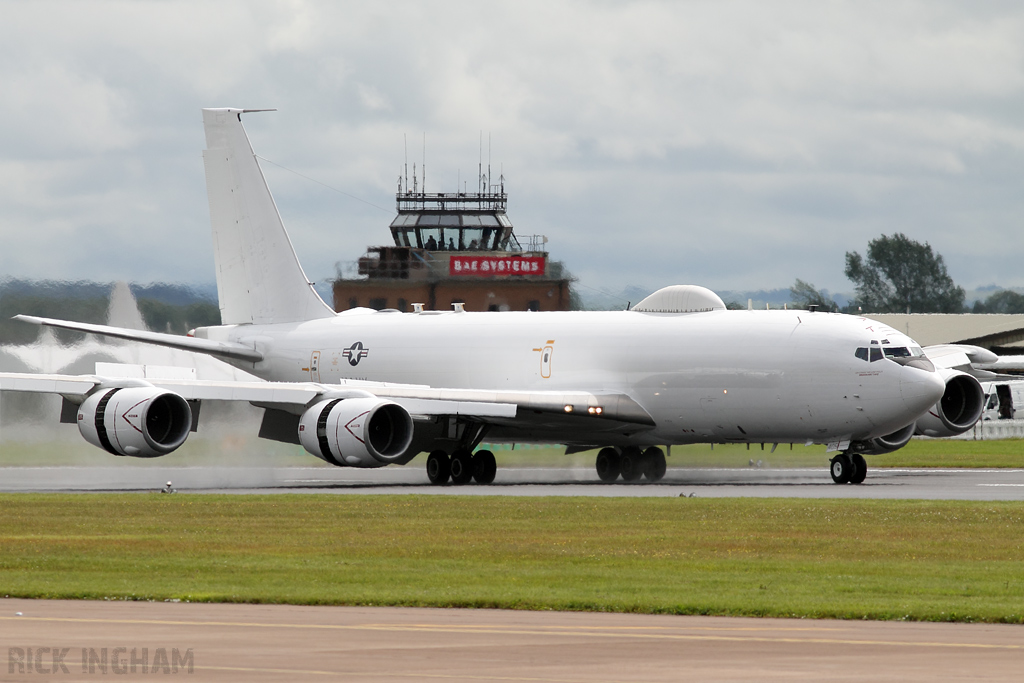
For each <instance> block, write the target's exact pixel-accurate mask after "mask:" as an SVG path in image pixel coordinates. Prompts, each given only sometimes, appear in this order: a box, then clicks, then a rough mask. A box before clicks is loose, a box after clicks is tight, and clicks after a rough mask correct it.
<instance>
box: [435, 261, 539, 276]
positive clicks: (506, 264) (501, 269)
mask: <svg viewBox="0 0 1024 683" xmlns="http://www.w3.org/2000/svg"><path fill="white" fill-rule="evenodd" d="M448 272H449V273H450V274H451V275H476V276H477V277H480V276H485V277H486V276H491V275H543V274H544V257H543V256H512V257H509V258H493V257H489V256H452V258H451V261H449V266H448Z"/></svg>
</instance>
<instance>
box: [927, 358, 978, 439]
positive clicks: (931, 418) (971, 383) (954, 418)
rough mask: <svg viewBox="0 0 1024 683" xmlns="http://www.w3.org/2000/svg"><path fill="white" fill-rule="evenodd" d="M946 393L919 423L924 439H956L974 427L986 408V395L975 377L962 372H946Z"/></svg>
mask: <svg viewBox="0 0 1024 683" xmlns="http://www.w3.org/2000/svg"><path fill="white" fill-rule="evenodd" d="M943 374H944V375H945V380H946V393H944V394H943V395H942V398H940V399H939V402H938V403H936V404H935V405H934V406H932V408H931V410H929V411H928V413H927V414H926V415H924V416H923V417H921V418H920V419H918V421H917V433H918V434H923V435H925V436H956V435H957V434H963V433H964V432H966V431H967V430H968V429H970V428H971V427H973V426H974V423H975V422H977V421H978V418H980V417H981V412H982V410H983V409H984V407H985V392H984V391H983V390H982V388H981V383H980V382H978V380H977V379H976V378H974V377H973V376H972V375H968V374H967V373H966V372H960V371H959V370H949V371H945V372H944V373H943Z"/></svg>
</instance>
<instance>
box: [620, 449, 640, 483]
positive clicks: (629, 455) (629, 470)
mask: <svg viewBox="0 0 1024 683" xmlns="http://www.w3.org/2000/svg"><path fill="white" fill-rule="evenodd" d="M643 460H644V457H643V453H641V452H640V449H639V448H637V447H636V446H629V447H628V448H623V449H622V455H620V456H619V471H620V472H621V473H622V481H636V480H637V479H639V478H640V477H642V476H643V474H644V462H643Z"/></svg>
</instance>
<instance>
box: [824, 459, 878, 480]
mask: <svg viewBox="0 0 1024 683" xmlns="http://www.w3.org/2000/svg"><path fill="white" fill-rule="evenodd" d="M829 470H830V472H831V474H832V481H834V482H835V483H837V484H863V483H864V478H865V477H866V476H867V474H868V463H867V461H865V460H864V456H863V455H861V454H860V453H854V454H853V455H850V454H849V453H845V452H844V453H840V454H839V455H837V456H836V457H834V458H832V460H830V461H829Z"/></svg>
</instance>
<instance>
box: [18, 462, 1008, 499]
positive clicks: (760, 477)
mask: <svg viewBox="0 0 1024 683" xmlns="http://www.w3.org/2000/svg"><path fill="white" fill-rule="evenodd" d="M168 481H171V482H173V484H174V487H175V488H176V489H177V490H178V491H181V492H185V491H189V492H207V493H214V492H215V493H239V494H244V493H337V494H430V495H436V494H449V495H499V496H633V497H639V496H672V497H677V496H691V495H693V496H700V497H709V498H720V497H767V498H780V497H786V498H878V499H925V500H1024V470H1022V469H883V468H875V469H872V470H870V471H869V473H868V478H867V480H866V481H865V482H864V483H863V484H861V485H858V486H853V485H844V486H837V485H835V484H833V483H832V480H831V478H830V476H829V474H828V471H827V469H826V468H825V467H821V468H799V469H768V468H766V469H758V468H732V469H727V468H670V469H669V470H668V472H667V474H666V475H665V478H664V479H663V480H662V481H660V482H657V483H654V484H652V483H636V484H625V483H622V482H619V483H616V484H605V483H603V482H601V481H599V480H598V478H597V475H596V473H595V472H594V470H593V469H592V468H529V467H516V468H503V469H499V470H498V476H497V478H496V479H495V482H494V484H491V485H489V486H479V485H472V484H470V485H466V486H452V485H448V486H431V485H430V483H429V482H428V481H427V476H426V473H425V472H424V471H423V469H422V467H418V466H409V467H385V468H380V469H372V470H367V469H354V468H325V467H251V468H247V467H162V466H138V467H128V466H121V467H4V468H0V491H2V492H26V491H82V492H86V491H156V490H159V489H160V488H161V487H162V486H164V484H166V482H168Z"/></svg>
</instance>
